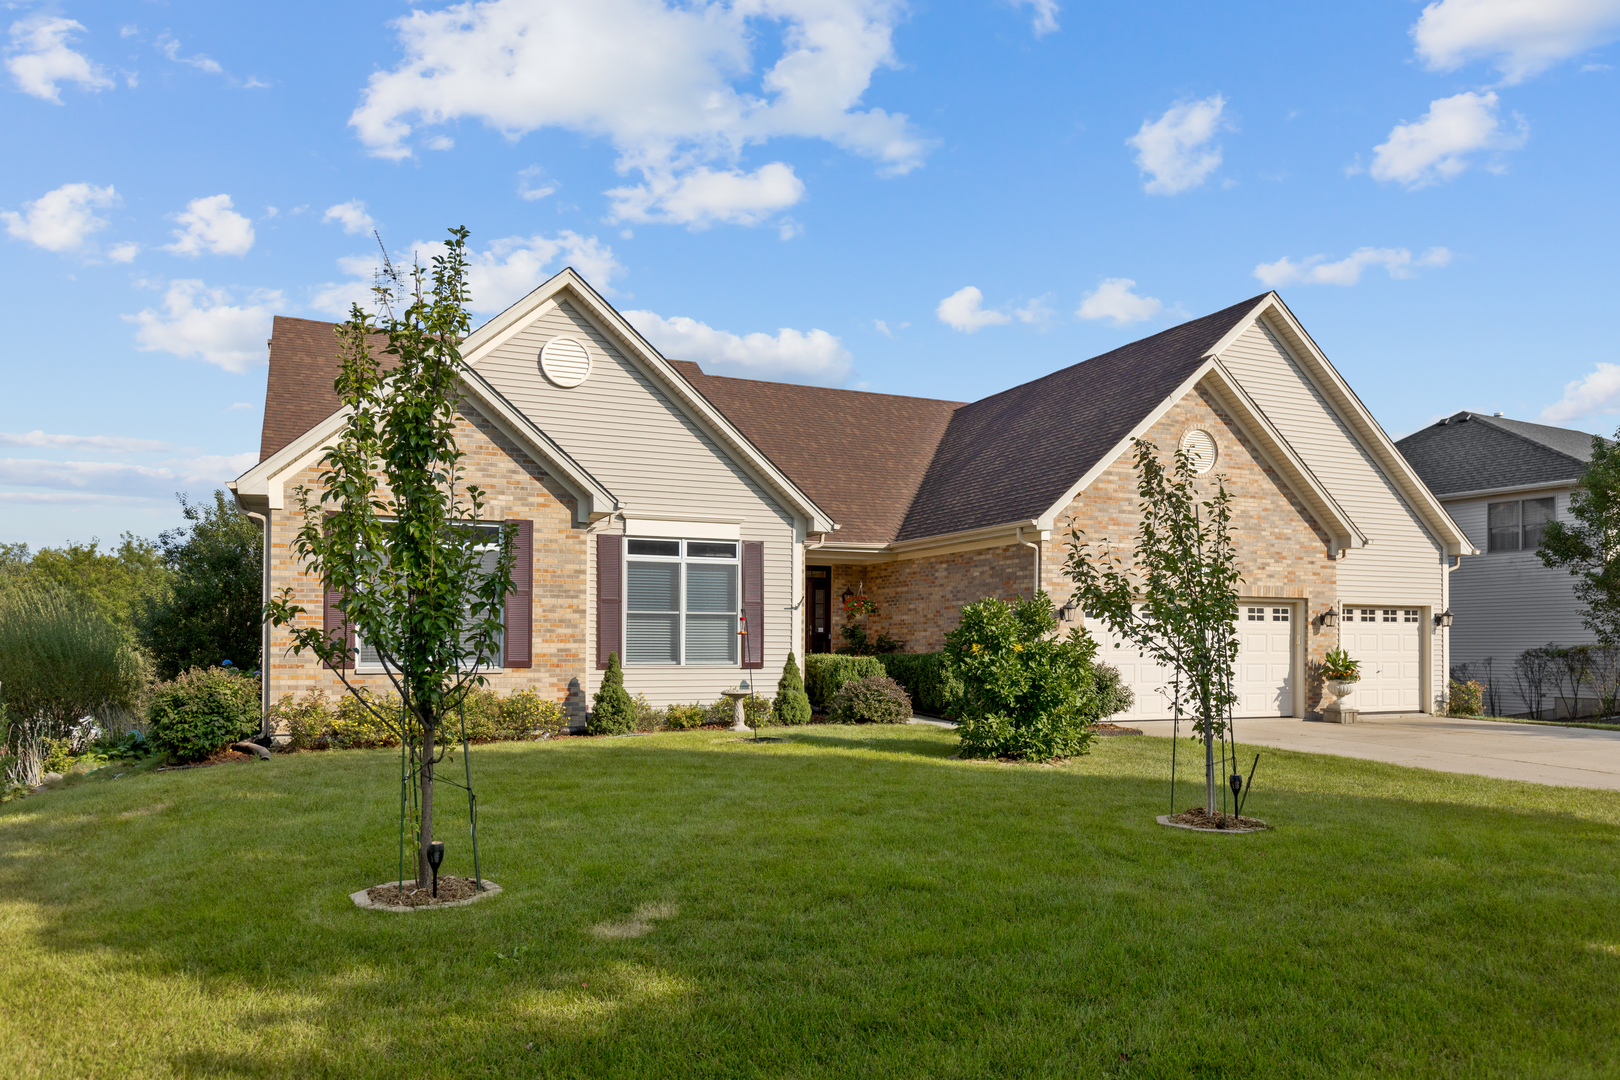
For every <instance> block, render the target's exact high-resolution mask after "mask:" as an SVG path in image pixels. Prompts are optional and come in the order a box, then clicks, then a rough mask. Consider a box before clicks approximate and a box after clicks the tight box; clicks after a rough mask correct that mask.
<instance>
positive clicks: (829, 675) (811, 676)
mask: <svg viewBox="0 0 1620 1080" xmlns="http://www.w3.org/2000/svg"><path fill="white" fill-rule="evenodd" d="M887 674H888V672H887V671H885V670H884V668H883V661H882V660H881V659H879V658H878V657H876V656H845V655H844V654H842V653H812V654H810V655H809V656H806V657H805V658H804V692H805V693H806V694H808V695H810V704H811V706H812V707H814V708H815V710H816V711H817V712H826V711H827V707H828V705H829V704H831V702H832V699H833V697H834V695H836V694H837V693H838V691H840V690H842V689H843V688H844V684H845V683H848V682H853V681H854V680H856V679H865V678H870V677H871V676H873V675H880V676H881V675H887Z"/></svg>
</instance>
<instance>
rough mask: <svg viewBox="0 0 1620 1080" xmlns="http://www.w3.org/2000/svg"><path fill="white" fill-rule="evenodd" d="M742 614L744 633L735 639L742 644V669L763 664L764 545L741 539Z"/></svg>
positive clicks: (759, 542)
mask: <svg viewBox="0 0 1620 1080" xmlns="http://www.w3.org/2000/svg"><path fill="white" fill-rule="evenodd" d="M742 614H743V628H745V629H746V630H747V631H748V633H746V634H744V635H742V636H741V637H739V638H738V639H737V640H738V641H739V642H740V643H741V645H742V650H741V659H742V666H743V667H745V668H757V667H764V666H765V545H764V543H763V542H761V541H759V540H744V541H743V546H742Z"/></svg>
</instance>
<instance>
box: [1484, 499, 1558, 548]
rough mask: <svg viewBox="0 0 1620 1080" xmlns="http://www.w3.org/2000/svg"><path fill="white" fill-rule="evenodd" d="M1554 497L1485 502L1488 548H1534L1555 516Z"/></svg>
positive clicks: (1539, 544) (1539, 542)
mask: <svg viewBox="0 0 1620 1080" xmlns="http://www.w3.org/2000/svg"><path fill="white" fill-rule="evenodd" d="M1556 509H1557V501H1556V500H1555V499H1551V498H1547V499H1514V500H1513V501H1511V502H1493V503H1490V504H1489V505H1487V506H1486V508H1485V517H1486V527H1487V528H1488V529H1489V532H1490V536H1489V539H1488V542H1487V550H1488V551H1535V550H1536V549H1537V548H1539V547H1540V546H1541V535H1542V534H1543V533H1545V532H1546V531H1547V526H1548V525H1549V524H1551V522H1552V521H1553V518H1554V517H1555V516H1556Z"/></svg>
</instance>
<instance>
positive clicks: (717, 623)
mask: <svg viewBox="0 0 1620 1080" xmlns="http://www.w3.org/2000/svg"><path fill="white" fill-rule="evenodd" d="M625 549H626V550H625V637H624V660H625V663H627V664H735V663H736V662H737V616H738V601H739V594H740V589H739V588H738V580H737V573H738V562H737V542H736V541H735V540H635V539H631V540H628V541H626V544H625Z"/></svg>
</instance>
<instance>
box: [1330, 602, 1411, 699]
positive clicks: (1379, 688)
mask: <svg viewBox="0 0 1620 1080" xmlns="http://www.w3.org/2000/svg"><path fill="white" fill-rule="evenodd" d="M1422 620H1423V609H1421V608H1411V607H1382V606H1380V607H1365V606H1362V605H1346V606H1345V609H1344V615H1343V622H1342V623H1341V624H1340V633H1339V640H1340V642H1341V643H1342V644H1343V646H1344V649H1345V651H1346V652H1348V653H1349V654H1350V655H1351V657H1353V658H1354V659H1356V660H1360V661H1361V681H1360V682H1358V683H1356V689H1355V692H1354V693H1353V694H1351V695H1350V704H1352V705H1354V706H1355V707H1356V709H1357V710H1358V711H1360V712H1369V713H1372V712H1418V711H1419V710H1420V703H1419V701H1418V692H1419V680H1418V673H1419V670H1420V667H1421V652H1420V647H1421V644H1422V642H1421V638H1420V637H1419V634H1418V631H1419V630H1420V629H1421V628H1422V626H1423V621H1422Z"/></svg>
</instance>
